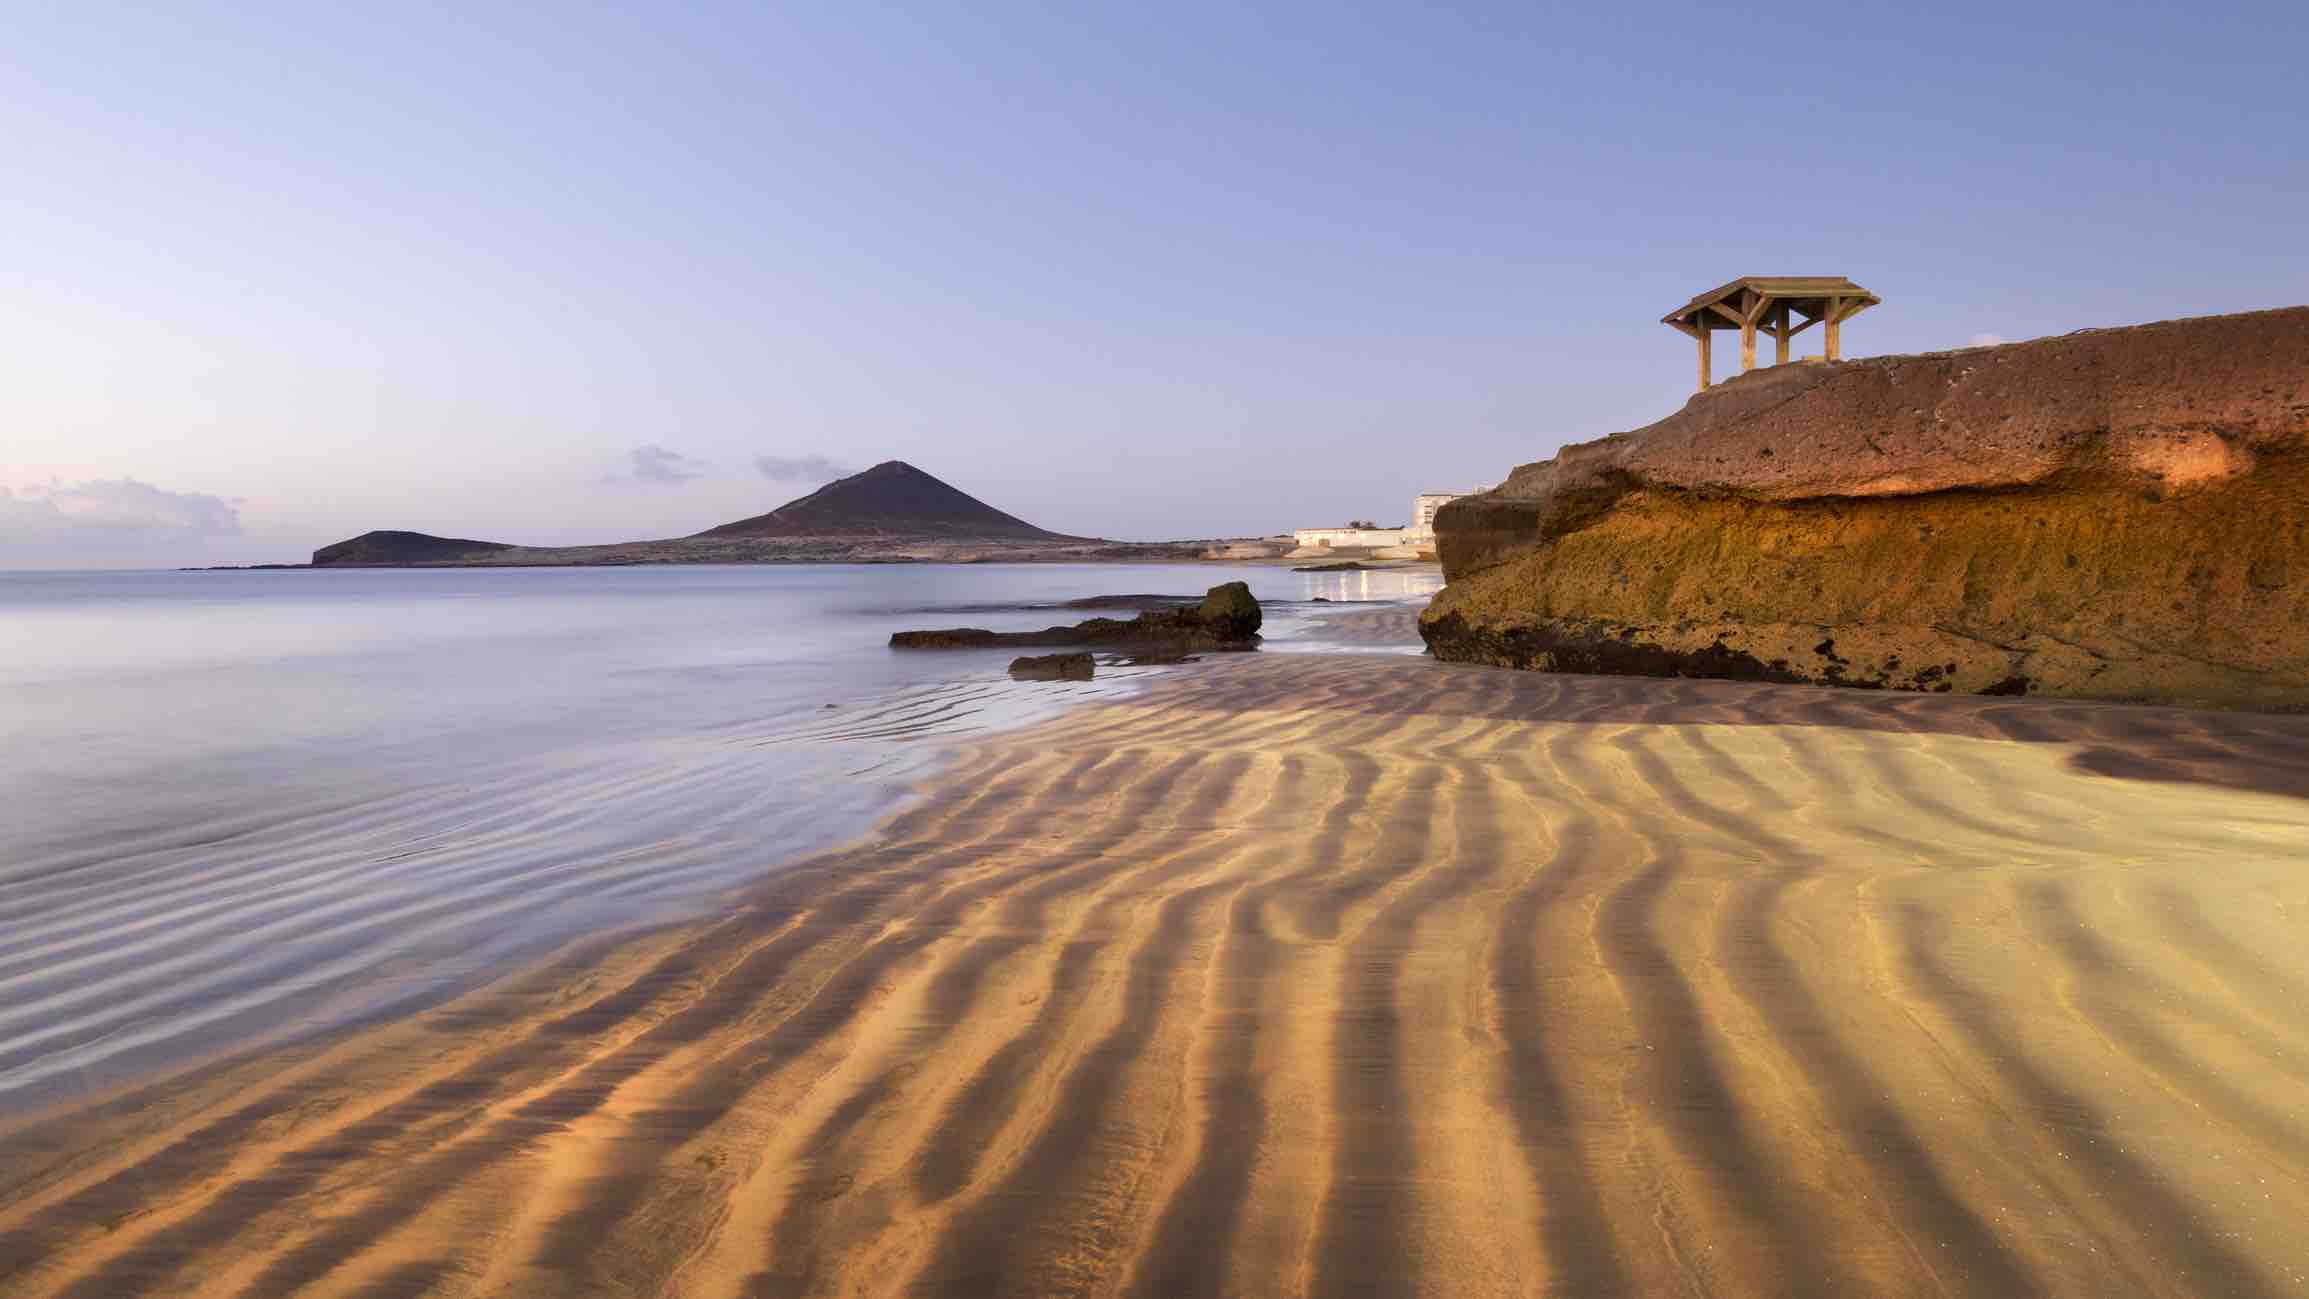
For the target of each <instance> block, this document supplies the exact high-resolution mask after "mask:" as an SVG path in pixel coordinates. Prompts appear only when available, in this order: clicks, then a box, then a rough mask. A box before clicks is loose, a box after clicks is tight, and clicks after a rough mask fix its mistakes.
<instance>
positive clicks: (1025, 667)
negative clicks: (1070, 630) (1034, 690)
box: [1010, 650, 1098, 681]
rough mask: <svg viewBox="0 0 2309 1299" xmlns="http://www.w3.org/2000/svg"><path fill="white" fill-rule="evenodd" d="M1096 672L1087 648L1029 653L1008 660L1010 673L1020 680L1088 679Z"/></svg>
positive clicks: (1093, 661) (1096, 669) (1095, 662)
mask: <svg viewBox="0 0 2309 1299" xmlns="http://www.w3.org/2000/svg"><path fill="white" fill-rule="evenodd" d="M1097 673H1098V664H1097V661H1096V660H1094V659H1092V658H1091V656H1090V651H1089V650H1076V651H1074V652H1073V653H1070V654H1029V655H1027V656H1025V657H1023V658H1015V659H1012V660H1010V675H1011V676H1013V677H1016V678H1018V679H1019V680H1021V681H1088V680H1090V679H1091V678H1092V677H1094V676H1096V675H1097Z"/></svg>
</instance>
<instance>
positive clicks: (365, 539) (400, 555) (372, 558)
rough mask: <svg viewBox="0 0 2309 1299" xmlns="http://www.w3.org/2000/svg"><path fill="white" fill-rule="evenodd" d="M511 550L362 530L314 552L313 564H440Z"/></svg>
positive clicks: (500, 545) (503, 546)
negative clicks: (349, 537)
mask: <svg viewBox="0 0 2309 1299" xmlns="http://www.w3.org/2000/svg"><path fill="white" fill-rule="evenodd" d="M511 549H513V546H511V545H510V544H508V543H506V542H502V541H471V540H468V539H466V538H463V537H436V536H432V535H430V534H427V533H423V532H364V533H362V534H361V535H360V536H358V537H355V538H353V539H352V540H350V541H340V542H338V543H336V544H335V545H332V546H323V547H321V548H320V549H319V550H316V551H314V552H313V566H314V567H315V568H323V567H328V566H330V565H336V566H339V567H354V566H357V565H362V564H443V563H448V562H451V561H453V560H459V559H472V558H475V557H477V556H480V555H486V554H489V553H491V552H492V551H499V550H511Z"/></svg>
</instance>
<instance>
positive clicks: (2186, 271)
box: [0, 0, 2309, 565]
mask: <svg viewBox="0 0 2309 1299" xmlns="http://www.w3.org/2000/svg"><path fill="white" fill-rule="evenodd" d="M6 18H7V30H8V35H7V38H6V40H5V41H0V168H4V174H5V175H6V176H7V178H8V179H7V183H6V185H5V186H4V187H0V288H4V290H5V293H4V296H0V403H5V411H6V416H5V423H4V424H0V487H6V488H8V489H10V490H9V493H8V495H6V496H4V497H0V565H8V564H21V565H45V564H54V563H64V562H83V563H140V562H159V563H170V562H240V561H246V560H265V559H293V558H299V557H301V556H302V554H303V553H304V552H305V551H307V550H309V549H311V547H312V546H314V545H316V544H319V543H322V542H326V541H330V540H334V539H337V538H339V537H343V536H347V535H350V534H352V533H356V532H360V531H363V530H366V529H368V528H372V527H411V528H418V529H422V530H425V531H432V532H442V533H451V534H456V535H461V536H482V537H488V538H493V539H503V540H513V541H529V542H540V543H559V542H576V541H597V540H610V539H620V538H629V537H644V536H658V535H667V534H679V533H686V532H690V531H694V530H697V529H699V528H703V527H705V526H708V525H710V524H713V523H717V522H721V521H724V520H726V519H729V518H733V517H737V516H740V515H744V514H750V513H754V512H757V511H759V510H762V509H765V508H768V507H770V506H772V505H775V504H777V503H779V502H780V501H783V500H785V499H787V498H789V497H792V496H795V495H799V494H800V493H802V492H803V491H806V490H808V489H809V488H810V487H811V486H813V485H814V483H813V481H812V478H811V473H812V471H813V465H814V466H815V467H816V468H815V472H819V473H822V472H824V466H826V465H827V464H829V463H830V464H832V465H837V466H852V467H856V466H863V465H866V464H870V463H872V462H874V461H878V460H882V459H888V458H901V459H905V460H910V461H912V462H914V463H915V464H917V465H920V466H921V467H923V468H924V469H927V470H929V471H931V472H932V473H936V474H938V475H940V476H942V477H944V478H946V479H948V480H949V481H952V482H954V483H955V484H957V485H959V486H961V487H963V488H964V489H966V490H968V491H971V492H973V493H975V494H977V495H979V496H981V497H983V498H984V499H986V500H988V501H990V502H992V503H994V504H995V505H998V506H1000V507H1002V508H1004V509H1008V510H1011V511H1013V512H1015V513H1018V514H1022V515H1024V516H1026V517H1028V518H1030V519H1033V520H1035V521H1037V522H1040V523H1043V524H1045V525H1047V526H1050V527H1054V528H1059V529H1063V530H1066V531H1071V532H1091V533H1100V534H1105V535H1111V536H1123V537H1141V538H1152V537H1174V536H1206V535H1214V534H1240V533H1253V532H1265V531H1271V530H1276V529H1284V528H1289V527H1291V526H1294V525H1309V524H1317V523H1326V522H1334V521H1337V520H1341V519H1344V518H1346V517H1347V516H1349V515H1355V516H1367V517H1371V516H1375V517H1379V518H1381V519H1383V520H1386V521H1393V520H1395V519H1396V518H1397V517H1398V516H1401V515H1403V514H1405V513H1406V512H1407V510H1408V506H1409V499H1410V497H1411V495H1412V493H1414V492H1415V491H1421V490H1431V489H1440V488H1452V487H1457V486H1461V485H1466V484H1470V483H1473V482H1476V481H1481V480H1489V479H1495V478H1498V477H1500V476H1502V475H1503V474H1504V473H1505V471H1506V470H1507V469H1508V468H1509V467H1510V466H1511V465H1514V464H1517V463H1521V462H1525V461H1529V460H1534V459H1538V458H1540V457H1543V456H1545V455H1547V454H1549V453H1550V452H1551V451H1552V450H1553V449H1554V448H1555V447H1556V446H1557V445H1559V444H1561V443H1562V442H1564V441H1567V440H1575V439H1580V438H1586V437H1592V436H1596V435H1599V434H1602V433H1606V432H1609V431H1612V430H1614V429H1619V428H1626V427H1631V426H1634V425H1638V424H1642V423H1645V422H1648V421H1650V420H1652V419H1655V418H1658V417H1659V416H1661V415H1664V414H1666V413H1668V412H1669V411H1671V410H1673V409H1674V408H1675V407H1676V406H1677V405H1678V404H1680V403H1681V402H1682V401H1683V400H1684V398H1685V396H1686V395H1687V391H1688V388H1689V381H1690V369H1691V358H1690V345H1689V343H1688V342H1687V341H1686V340H1685V339H1684V338H1683V337H1682V336H1681V335H1678V334H1676V333H1674V332H1673V331H1671V330H1669V329H1667V328H1666V327H1665V326H1662V325H1660V324H1659V323H1658V318H1659V316H1660V315H1661V313H1663V312H1664V311H1666V310H1667V309H1669V308H1670V307H1673V306H1675V305H1677V304H1679V303H1681V302H1682V301H1683V300H1684V299H1685V298H1686V297H1688V296H1689V295H1690V294H1692V293H1694V292H1696V291H1698V290H1700V289H1702V288H1706V287H1709V286H1711V285H1713V284H1716V283H1719V282H1721V281H1723V280H1726V279H1729V278H1732V277H1733V276H1736V275H1742V274H1791V273H1792V274H1807V273H1826V274H1845V275H1850V276H1853V277H1854V278H1856V279H1858V280H1859V281H1861V282H1862V283H1863V284H1866V285H1868V286H1869V287H1870V288H1872V289H1874V290H1875V291H1876V292H1878V293H1879V294H1881V295H1882V296H1883V297H1884V299H1885V305H1883V306H1881V307H1878V308H1877V309H1875V310H1874V311H1871V312H1870V313H1868V314H1867V315H1865V316H1863V317H1861V318H1860V319H1859V320H1857V321H1855V322H1854V323H1853V324H1852V325H1851V326H1849V327H1848V330H1847V335H1846V348H1847V351H1848V352H1849V353H1851V354H1869V353H1876V352H1892V351H1917V350H1929V349H1935V348H1942V347H1951V346H1961V345H1964V344H1965V343H1966V342H1967V341H1968V340H1970V339H1973V338H1974V337H1976V336H1981V335H1997V336H2002V337H2006V338H2014V339H2018V338H2027V337H2032V336H2037V335H2043V334H2049V333H2059V332H2065V331H2067V330H2070V329H2075V328H2079V327H2083V326H2088V325H2106V324H2122V323H2131V322H2138V321H2144V320H2155V319H2162V318H2168V317H2172V316H2180V315H2194V314H2203V313H2209V312H2223V311H2237V310H2246V309H2251V308H2259V307H2271V306H2281V305H2289V304H2296V303H2302V302H2309V240H2305V239H2304V233H2303V232H2304V229H2305V226H2309V100H2304V99H2303V92H2302V85H2303V77H2304V73H2303V71H2302V69H2303V66H2304V63H2305V61H2309V5H2305V4H2302V3H2300V2H2299V0H2290V2H2288V3H2268V4H2259V5H2231V6H2219V5H2213V6H2197V5H2180V4H2175V5H2128V4H2122V3H2116V4H2110V3H2094V4H2089V5H2088V4H2026V3H2023V4H2014V3H2009V2H2008V3H2002V4H1996V5H1970V4H1957V5H1941V6H1931V7H1918V6H1914V5H1897V6H1894V5H1868V4H1849V3H1847V4H1832V5H1775V6H1760V5H1722V4H1704V5H1672V4H1647V5H1626V4H1623V5H1580V6H1564V7H1557V6H1551V5H1544V4H1537V3H1524V4H1498V5H1459V6H1450V7H1442V6H1431V5H1401V6H1394V7H1375V6H1354V5H1341V4H1336V3H1325V4H1314V3H1297V4H1269V5H1246V4H1235V3H1229V4H1197V3H1165V4H1160V5H1156V4H1144V5H1134V6H1121V5H1090V4H1082V5H1074V4H1058V3H1053V4H1047V5H1030V4H1010V3H984V2H982V3H972V4H959V3H940V4H923V5H911V6H907V5H881V4H870V3H858V2H856V0H850V2H846V3H838V4H793V5H785V6H776V7H752V6H736V5H719V4H702V5H692V6H686V7H684V6H672V5H620V6H606V5H605V6H598V7H596V6H577V5H565V6H542V5H513V4H500V5H487V4H484V5H471V4H456V5H440V6H433V5H423V4H407V3H400V4H391V5H385V4H372V5H366V6H362V5H304V4H300V5H293V6H292V5H266V4H249V5H235V6H231V7H224V6H218V7H209V6H204V5H196V4H189V3H177V4H167V5H136V6H130V5H111V4H86V5H82V4H71V5H61V4H59V5H38V6H35V5H23V4H20V5H11V6H8V7H7V13H6ZM1719 363H1720V364H1722V363H1723V361H1722V358H1719ZM764 457H767V458H769V459H770V461H772V462H773V463H772V465H771V468H772V470H774V471H775V472H777V473H778V474H780V475H781V477H777V478H772V477H770V476H768V475H767V474H765V473H764V472H763V471H761V470H760V469H759V468H758V467H757V460H759V459H760V458H764ZM791 461H802V462H810V463H805V464H801V465H793V464H786V463H782V462H791ZM124 480H125V481H124ZM236 528H237V531H234V529H236Z"/></svg>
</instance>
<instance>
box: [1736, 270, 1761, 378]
mask: <svg viewBox="0 0 2309 1299" xmlns="http://www.w3.org/2000/svg"><path fill="white" fill-rule="evenodd" d="M1764 301H1765V299H1764V295H1763V294H1761V293H1756V292H1754V291H1753V290H1751V291H1750V292H1749V300H1748V302H1747V303H1746V304H1745V305H1744V307H1743V309H1742V310H1741V312H1740V373H1742V374H1746V373H1747V372H1748V371H1750V370H1753V369H1755V368H1756V317H1757V316H1760V315H1762V314H1763V312H1764Z"/></svg>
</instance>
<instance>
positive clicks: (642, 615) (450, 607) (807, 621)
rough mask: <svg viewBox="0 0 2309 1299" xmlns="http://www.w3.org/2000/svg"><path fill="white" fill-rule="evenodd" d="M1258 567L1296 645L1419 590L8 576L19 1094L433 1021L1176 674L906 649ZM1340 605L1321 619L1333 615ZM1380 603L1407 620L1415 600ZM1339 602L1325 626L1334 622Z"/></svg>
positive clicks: (553, 574)
mask: <svg viewBox="0 0 2309 1299" xmlns="http://www.w3.org/2000/svg"><path fill="white" fill-rule="evenodd" d="M1236 577H1241V578H1243V579H1245V580H1248V581H1249V582H1250V583H1251V585H1252V588H1253V590H1254V591H1255V592H1256V593H1257V594H1258V595H1259V596H1260V598H1261V599H1262V600H1263V601H1266V602H1267V603H1268V625H1267V630H1268V634H1269V636H1270V638H1271V640H1270V643H1271V645H1272V646H1273V647H1274V648H1276V649H1289V648H1313V647H1322V646H1329V647H1332V648H1352V647H1367V646H1368V645H1370V644H1371V643H1373V640H1374V637H1375V636H1376V637H1378V638H1380V639H1384V638H1385V637H1387V636H1393V637H1394V638H1395V639H1396V641H1397V642H1398V647H1400V642H1401V635H1400V627H1396V628H1394V629H1392V630H1382V631H1376V632H1375V631H1374V628H1376V627H1377V626H1378V624H1377V623H1375V622H1373V621H1372V620H1373V618H1385V617H1387V616H1388V613H1389V610H1388V606H1387V605H1385V604H1384V603H1382V604H1348V605H1341V604H1339V603H1337V602H1346V601H1378V602H1390V601H1393V602H1401V601H1404V600H1408V599H1413V598H1419V599H1423V598H1424V596H1425V594H1427V593H1428V592H1429V591H1431V590H1432V588H1433V586H1434V584H1435V581H1436V579H1435V578H1434V576H1433V574H1432V573H1413V572H1400V571H1398V572H1374V573H1323V574H1315V573H1290V572H1287V571H1283V570H1279V569H1274V568H1242V569H1237V568H1222V567H1217V566H1213V567H1207V568H1206V567H1180V566H1096V567H1093V566H1056V565H1040V566H1019V567H1006V566H993V565H972V566H967V567H961V566H937V567H930V566H903V567H901V566H862V567H847V566H845V567H811V568H795V567H787V568H778V567H760V568H753V567H742V568H741V567H732V568H661V569H615V570H584V569H547V570H472V571H457V570H441V571H415V572H395V571H378V572H333V573H332V572H281V573H114V574H0V726H4V727H5V728H6V729H5V731H4V732H0V738H4V740H5V742H4V743H0V787H4V788H6V789H7V790H8V791H9V793H10V801H11V808H10V816H9V817H8V818H7V820H6V821H5V822H0V1101H7V1100H18V1101H21V1100H25V1099H34V1100H37V1099H41V1098H44V1097H49V1096H53V1095H55V1094H57V1093H58V1092H59V1090H60V1089H69V1088H76V1087H83V1086H92V1085H101V1084H102V1083H103V1082H104V1081H106V1080H107V1079H109V1078H112V1077H116V1076H118V1075H119V1074H120V1073H121V1072H122V1071H124V1070H126V1069H128V1068H130V1067H133V1066H136V1065H141V1064H144V1063H148V1062H151V1061H154V1060H160V1059H167V1058H171V1057H181V1056H184V1055H186V1054H188V1053H191V1052H195V1051H198V1050H201V1049H204V1048H206V1047H208V1046H209V1045H211V1044H215V1043H220V1042H237V1041H241V1040H246V1039H252V1038H258V1037H266V1036H275V1035H279V1034H281V1033H284V1032H289V1031H295V1030H298V1029H301V1028H305V1027H312V1026H320V1025H326V1024H331V1023H338V1022H343V1021H345V1020H348V1019H350V1018H354V1017H358V1016H361V1015H365V1014H372V1013H377V1012H379V1011H382V1010H385V1009H389V1008H393V1007H396V1006H401V1005H407V1004H414V1003H419V1002H423V1001H429V1000H435V999H438V998H439V997H441V996H443V995H445V994H446V993H448V992H451V991H454V990H456V989H458V988H460V987H463V986H467V985H469V984H470V983H471V982H472V981H473V980H474V979H476V978H479V977H482V976H484V975H486V974H488V973H490V972H492V971H494V970H497V969H500V968H503V966H504V964H505V963H506V962H507V961H508V960H511V959H514V958H517V957H520V956H524V955H527V954H530V953H534V952H536V951H539V950H542V949H543V948H545V947H548V946H550V945H552V944H554V943H557V942H560V941H564V940H566V939H567V938H568V937H570V936H571V935H574V934H577V933H581V932H585V931H588V930H593V929H600V928H603V927H610V926H620V925H630V924H639V923H648V922H652V921H657V920H662V919H667V918H672V917H678V916H681V915H685V914H692V913H694V912H695V911H697V910H698V909H699V908H700V907H702V906H705V905H708V904H710V902H711V900H712V899H713V898H714V897H716V896H717V895H718V894H719V893H720V892H721V891H723V890H724V889H726V888H727V887H729V886H730V885H732V884H734V883H736V882H738V881H741V880H743V879H745V878H747V877H748V876H750V875H752V874H754V873H755V872H758V871H760V870H763V869H765V868H768V867H771V866H774V865H775V864H777V863H778V862H780V861H782V860H790V859H792V858H794V857H796V856H799V855H802V854H806V853H808V852H811V851H814V850H817V849H821V848H825V847H828V846H831V845H832V844H834V843H837V842H839V841H841V840H843V839H846V838H849V837H852V836H854V835H855V834H857V833H858V832H859V831H860V830H862V829H863V828H864V827H865V826H867V825H869V824H870V823H871V822H872V821H873V820H874V819H875V818H876V817H877V816H879V815H880V814H882V813H884V812H886V811H887V810H888V809H889V808H890V807H891V806H892V805H893V804H894V803H895V801H896V800H897V799H899V798H900V797H902V796H903V792H904V790H905V788H906V787H907V785H908V784H909V782H911V781H913V780H915V779H917V778H918V777H919V775H920V774H921V772H922V771H923V769H924V763H925V761H926V760H927V759H928V758H930V757H931V756H934V755H935V753H936V752H937V751H938V747H939V745H940V744H942V743H944V742H948V741H951V740H952V739H954V738H957V737H962V736H967V735H969V734H972V733H974V732H977V731H982V730H985V729H987V728H990V727H1006V726H1013V725H1017V724H1020V723H1022V722H1026V721H1031V720H1034V719H1035V718H1037V717H1041V716H1047V715H1049V714H1050V713H1051V712H1052V711H1053V710H1055V709H1057V708H1060V707H1063V706H1065V705H1066V704H1067V703H1069V702H1074V701H1080V700H1084V699H1093V698H1098V697H1101V696H1108V695H1112V694H1114V693H1117V692H1122V691H1128V690H1130V689H1132V688H1134V683H1135V682H1136V681H1138V680H1140V679H1143V678H1144V677H1145V676H1146V675H1148V674H1149V673H1150V672H1160V671H1163V670H1164V669H1143V668H1139V669H1132V668H1103V667H1102V668H1101V669H1100V674H1099V678H1098V679H1097V680H1096V681H1093V682H1089V683H1081V684H1051V683H1020V682H1013V681H1011V680H1010V679H1009V678H1008V676H1007V675H1006V674H1005V673H1004V672H1003V670H1002V669H1003V666H1004V664H1006V663H1007V661H1008V658H1009V657H1010V656H1009V654H1008V653H1006V652H1000V651H984V652H976V651H961V652H953V653H932V654H922V653H914V654H906V653H894V652H891V651H889V650H888V649H886V648H885V647H884V642H885V641H886V640H887V638H888V636H889V633H890V632H891V631H893V630H897V629H899V628H901V627H906V626H915V625H921V623H922V619H921V618H920V617H919V616H918V615H899V614H896V613H894V612H891V611H894V610H898V609H905V608H927V607H933V606H945V607H953V606H957V605H969V606H972V607H974V608H976V609H978V610H980V612H979V613H978V614H977V615H975V616H974V617H973V618H972V619H971V621H972V622H973V623H975V624H977V625H984V626H990V627H994V628H997V629H1002V630H1012V629H1021V628H1028V627H1039V626H1045V625H1048V624H1049V623H1050V622H1052V621H1072V620H1073V617H1074V616H1089V615H1073V616H1069V617H1065V618H1059V619H1054V618H1053V617H1052V616H1051V606H1053V605H1055V604H1058V603H1060V602H1063V601H1067V600H1072V599H1077V598H1081V597H1085V596H1094V595H1099V594H1102V593H1110V592H1126V593H1127V592H1157V593H1177V594H1182V595H1184V594H1194V593H1197V592H1199V591H1200V590H1201V589H1202V588H1203V587H1204V586H1207V585H1209V584H1211V583H1214V582H1218V581H1224V580H1230V579H1233V578H1236ZM1316 597H1322V598H1323V599H1325V600H1326V601H1329V602H1334V603H1329V604H1319V603H1313V601H1314V600H1315V599H1316ZM1415 607H1416V606H1415V605H1398V606H1397V607H1396V609H1395V612H1394V616H1395V617H1396V618H1397V619H1398V620H1399V622H1400V626H1408V617H1409V612H1408V611H1409V610H1410V609H1413V608H1415ZM1342 615H1343V616H1342Z"/></svg>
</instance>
